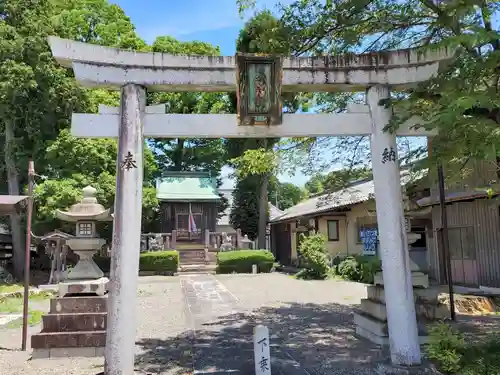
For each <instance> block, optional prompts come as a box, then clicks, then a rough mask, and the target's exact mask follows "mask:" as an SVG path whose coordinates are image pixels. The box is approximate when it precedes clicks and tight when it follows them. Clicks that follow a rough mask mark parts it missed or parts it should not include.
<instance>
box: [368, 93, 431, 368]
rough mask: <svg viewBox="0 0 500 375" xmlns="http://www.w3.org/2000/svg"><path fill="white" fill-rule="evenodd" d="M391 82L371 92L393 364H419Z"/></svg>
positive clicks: (373, 156)
mask: <svg viewBox="0 0 500 375" xmlns="http://www.w3.org/2000/svg"><path fill="white" fill-rule="evenodd" d="M389 98H390V91H389V87H388V86H383V85H375V86H373V87H370V88H369V89H368V91H367V104H368V106H369V108H370V114H371V119H372V126H373V130H372V138H371V152H372V166H373V182H374V187H375V201H376V208H377V225H378V230H379V241H380V257H381V259H382V268H383V277H384V287H385V294H386V295H387V296H390V298H387V300H386V306H387V320H388V326H389V339H390V350H391V359H392V363H393V364H398V365H415V364H420V362H421V359H420V345H419V340H418V330H417V320H416V315H415V305H414V300H413V286H412V282H411V272H410V263H409V253H408V243H407V239H406V231H405V223H404V216H403V197H402V194H401V182H400V181H401V178H400V171H399V162H398V155H397V148H396V135H395V134H394V133H390V132H386V131H384V128H385V126H386V125H387V124H388V123H389V120H390V118H391V114H392V109H391V108H390V105H388V100H389Z"/></svg>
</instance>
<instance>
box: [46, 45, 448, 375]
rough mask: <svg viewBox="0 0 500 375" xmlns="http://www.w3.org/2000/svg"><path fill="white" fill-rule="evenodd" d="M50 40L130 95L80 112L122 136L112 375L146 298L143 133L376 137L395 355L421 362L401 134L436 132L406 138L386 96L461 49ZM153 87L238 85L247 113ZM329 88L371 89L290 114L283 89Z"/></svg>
mask: <svg viewBox="0 0 500 375" xmlns="http://www.w3.org/2000/svg"><path fill="white" fill-rule="evenodd" d="M49 44H50V47H51V49H52V53H53V55H54V57H55V58H56V59H57V60H58V61H59V63H60V64H62V65H64V66H66V67H68V68H72V69H73V71H74V74H75V78H76V79H77V80H78V81H79V82H80V83H81V84H82V85H83V86H85V87H103V88H107V89H115V90H119V91H121V104H120V108H110V109H109V110H108V111H107V112H106V113H100V114H73V118H72V134H73V135H74V136H77V137H89V138H95V137H106V138H110V137H114V138H118V140H119V141H118V144H119V146H118V159H117V165H118V168H117V179H116V197H115V220H114V236H113V238H114V241H116V246H115V244H114V245H113V254H112V261H111V274H113V275H114V280H113V283H112V286H113V287H112V289H111V290H110V299H109V315H108V336H107V344H106V368H107V369H108V371H109V373H110V374H115V375H118V374H120V375H121V374H123V375H125V374H129V373H132V372H133V364H134V356H133V351H134V339H135V323H134V322H135V315H134V314H135V313H134V309H130V308H126V306H130V305H133V304H134V303H135V301H136V298H137V295H136V290H137V279H136V278H131V275H134V274H137V271H138V260H137V259H138V255H139V248H140V246H139V243H140V228H141V225H140V224H141V223H140V218H141V207H142V179H143V160H142V159H143V156H142V155H143V147H144V137H150V138H190V137H206V138H291V137H324V136H354V135H366V136H370V137H371V149H372V151H371V153H372V168H373V177H374V185H375V199H376V209H377V222H378V228H379V241H380V256H381V258H382V263H383V269H384V272H383V279H384V288H385V295H386V296H390V298H387V299H386V301H385V302H386V309H387V321H388V331H389V341H390V350H391V358H392V362H393V363H394V364H400V365H415V364H419V363H420V362H421V357H420V345H419V338H418V330H417V324H416V315H415V306H414V300H413V288H412V278H411V276H410V263H409V256H408V243H407V242H408V241H407V238H406V230H405V222H404V216H403V202H402V192H401V185H400V170H399V161H398V158H397V152H396V150H397V147H396V136H397V135H399V136H429V135H432V132H428V131H425V130H422V129H415V128H414V125H419V124H422V121H421V120H420V119H416V118H412V119H410V120H408V121H407V122H406V123H405V124H403V125H402V126H400V128H399V129H398V130H397V132H396V134H394V133H392V132H386V131H385V130H384V129H385V127H386V126H387V125H388V123H389V121H390V119H391V115H392V109H391V108H390V105H388V104H387V103H389V99H390V97H391V90H398V89H406V88H409V87H414V86H415V84H417V83H419V82H423V81H426V80H428V79H430V78H432V77H433V76H434V75H435V74H437V73H438V71H439V69H440V66H441V64H442V63H445V62H446V61H447V60H449V59H450V58H451V57H452V56H451V55H450V54H448V51H447V50H433V51H432V52H426V53H422V52H420V51H416V50H411V49H410V50H400V51H391V52H381V53H369V54H363V55H357V56H354V55H349V56H319V57H290V58H282V57H265V56H258V57H257V56H246V55H238V56H237V57H236V58H234V57H232V56H230V57H217V58H213V57H208V56H171V55H167V54H161V53H137V52H132V51H121V50H117V49H115V48H107V47H102V46H97V45H90V44H85V43H78V42H74V41H71V40H64V39H60V38H56V37H50V38H49ZM146 90H150V91H169V92H182V91H185V92H189V91H211V92H225V91H236V92H237V96H238V114H237V115H231V114H221V115H217V114H189V115H183V114H166V113H165V111H164V110H163V112H161V111H158V108H157V107H155V106H153V107H146ZM329 91H330V92H331V91H351V92H356V91H357V92H366V104H364V105H351V106H349V108H348V112H347V113H341V114H283V113H282V105H281V93H282V92H329ZM124 166H125V167H124ZM118 265H119V266H118ZM387 270H388V271H387ZM131 279H134V280H131ZM403 280H404V282H402V281H403ZM118 311H119V312H120V314H118ZM403 332H404V334H402V333H403Z"/></svg>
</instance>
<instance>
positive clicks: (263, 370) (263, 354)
mask: <svg viewBox="0 0 500 375" xmlns="http://www.w3.org/2000/svg"><path fill="white" fill-rule="evenodd" d="M269 345H270V343H269V329H268V328H267V327H266V326H263V325H258V326H256V327H255V328H254V329H253V352H254V357H255V375H271V349H270V347H269Z"/></svg>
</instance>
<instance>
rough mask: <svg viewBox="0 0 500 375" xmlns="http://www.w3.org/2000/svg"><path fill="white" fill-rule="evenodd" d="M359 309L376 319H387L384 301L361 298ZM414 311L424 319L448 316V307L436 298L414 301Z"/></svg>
mask: <svg viewBox="0 0 500 375" xmlns="http://www.w3.org/2000/svg"><path fill="white" fill-rule="evenodd" d="M361 310H363V312H365V313H366V314H368V315H370V316H372V317H374V318H376V319H378V320H381V321H387V311H386V307H385V303H382V302H379V301H376V300H372V299H362V300H361ZM415 312H416V314H417V318H418V319H425V320H439V319H445V318H447V317H448V316H449V308H448V307H447V306H446V305H444V304H442V303H440V302H439V301H437V300H436V301H432V302H431V301H420V300H417V301H416V302H415Z"/></svg>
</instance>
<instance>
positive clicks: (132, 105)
mask: <svg viewBox="0 0 500 375" xmlns="http://www.w3.org/2000/svg"><path fill="white" fill-rule="evenodd" d="M145 111H146V90H145V88H144V87H142V86H139V85H136V84H127V85H125V86H123V87H122V88H121V103H120V125H119V134H118V157H117V162H116V195H115V212H114V222H113V245H112V250H111V269H110V283H109V297H108V320H107V331H108V332H107V338H106V351H105V362H104V373H105V374H106V375H131V374H133V373H134V356H135V353H134V351H135V335H136V332H135V331H136V306H135V305H136V299H137V285H138V271H139V251H140V238H141V217H142V182H143V169H144V168H143V148H144V139H143V131H144V114H145Z"/></svg>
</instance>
